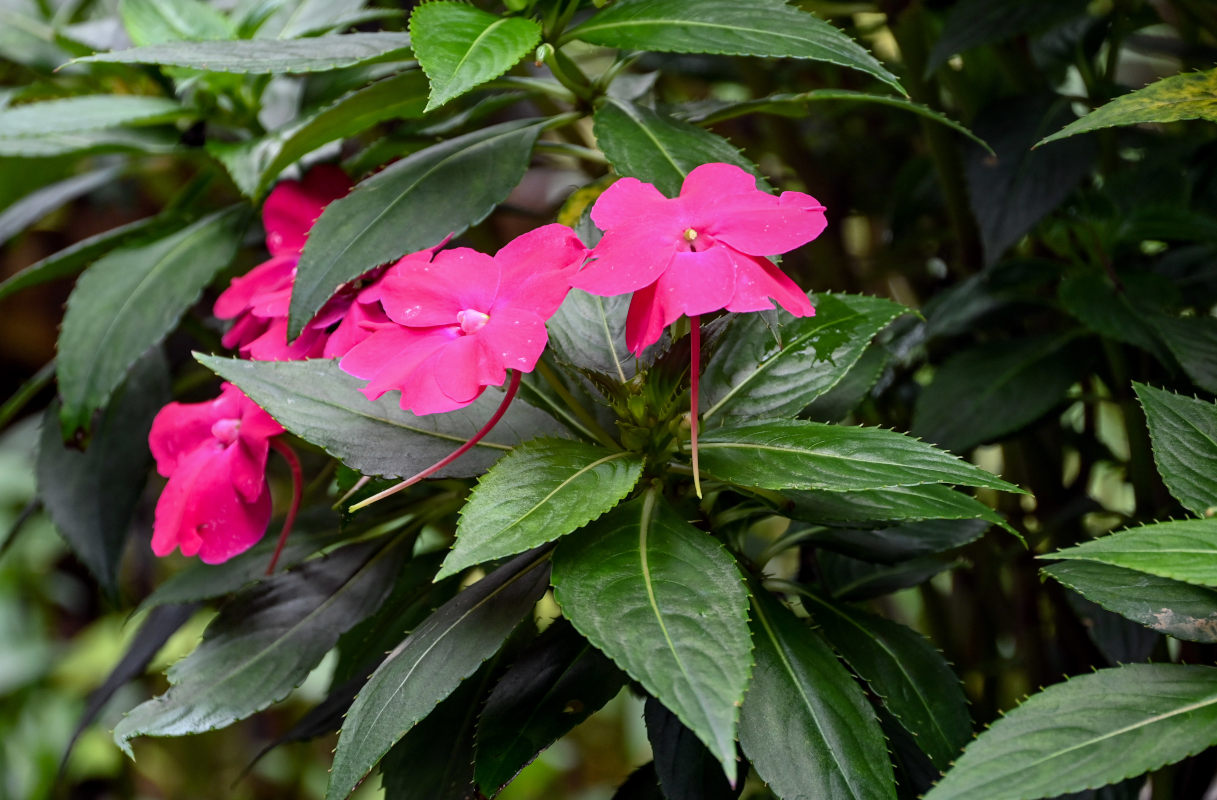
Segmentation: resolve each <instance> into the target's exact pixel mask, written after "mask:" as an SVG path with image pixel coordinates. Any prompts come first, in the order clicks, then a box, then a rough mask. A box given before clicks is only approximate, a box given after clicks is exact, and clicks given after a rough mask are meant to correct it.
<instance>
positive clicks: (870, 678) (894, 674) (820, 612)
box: [803, 595, 972, 770]
mask: <svg viewBox="0 0 1217 800" xmlns="http://www.w3.org/2000/svg"><path fill="white" fill-rule="evenodd" d="M803 602H804V604H805V606H806V607H807V609H808V611H809V612H810V613H811V615H812V619H814V620H815V623H816V625H817V626H819V628H820V630H821V631H822V632H823V633H824V636H825V638H827V639H828V642H829V644H831V645H832V646H833V648H834V649H835V650H836V651H837V652H838V653H840V654H841V657H842V658H844V659H845V661H846V663H848V664H849V665H850V666H851V667H852V668H853V670H854V671H855V672H857V673H858V674H859V675H861V676H862V679H863V680H865V681H866V682H867V684H868V685H869V686H870V688H871V691H873V692H874V693H875V694H876V695H878V696H879V697H880V698H882V699H883V704H884V705H885V706H887V709H888V710H889V711H891V712H892V714H893V715H894V716H895V717H896V719H897V720H899V721H900V724H901V725H903V726H904V728H905V729H906V730H907V731H908V732H909V733H911V734H913V735H914V736H916V737H917V744H918V745H919V746H920V747H921V748H922V749H923V750H924V751H925V752H926V754H927V755H928V756H929V757H930V759H931V760H932V761H933V762H934V766H936V767H938V768H939V769H940V770H945V769H946V768H947V767H948V766H949V765H950V763H951V760H952V759H954V758H955V757H956V756H957V755H959V751H960V750H962V749H963V747H964V745H965V744H967V743H968V741H969V740H970V739H971V738H972V719H971V717H970V716H969V714H968V701H967V699H966V698H965V697H964V694H963V687H962V686H961V685H960V683H959V678H958V677H957V676H956V675H955V673H954V672H953V671H952V670H951V667H950V666H949V665H948V664H947V662H946V659H944V658H943V656H942V654H941V653H940V652H938V650H936V649H935V648H934V646H933V645H932V644H930V642H929V641H928V640H927V639H925V637H923V636H922V635H921V634H919V633H917V632H916V631H914V630H912V629H910V628H906V627H905V626H903V625H900V624H898V623H895V622H892V621H890V620H886V619H883V618H882V617H877V616H875V615H873V614H867V613H866V612H864V611H861V610H859V609H856V608H853V607H851V606H845V605H840V604H837V603H830V602H828V601H826V600H824V599H822V598H820V597H817V596H815V595H807V596H806V597H805V598H804V600H803Z"/></svg>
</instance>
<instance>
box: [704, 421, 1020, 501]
mask: <svg viewBox="0 0 1217 800" xmlns="http://www.w3.org/2000/svg"><path fill="white" fill-rule="evenodd" d="M700 449H701V468H702V470H703V471H704V472H706V473H708V474H709V475H711V476H713V477H715V478H718V479H720V480H724V481H727V482H728V483H734V484H736V485H739V486H756V487H759V488H762V489H824V490H827V491H838V492H845V491H853V490H858V489H881V488H884V487H890V486H918V485H921V484H927V483H952V484H958V485H960V486H984V487H987V488H990V489H997V490H1000V491H1006V492H1020V493H1021V492H1022V491H1023V490H1022V489H1019V488H1018V487H1017V486H1014V485H1012V484H1009V483H1006V482H1005V481H1003V480H1001V479H1000V478H997V477H996V476H994V475H991V474H990V473H988V472H985V471H984V470H982V469H980V468H979V467H977V466H975V465H973V464H969V463H968V462H966V461H963V460H962V459H960V458H958V457H956V456H953V455H951V454H950V453H947V452H944V451H942V450H939V449H937V448H936V447H934V446H933V445H930V444H926V443H925V442H921V441H918V440H916V439H914V438H913V437H911V436H907V435H905V434H903V433H897V432H896V431H890V430H885V429H883V428H851V427H846V426H842V425H826V424H824V423H822V422H808V421H805V420H762V421H759V422H754V423H743V424H739V425H733V426H730V427H723V428H717V429H715V430H713V431H709V432H707V433H706V435H705V437H704V438H703V439H702V440H701V445H700Z"/></svg>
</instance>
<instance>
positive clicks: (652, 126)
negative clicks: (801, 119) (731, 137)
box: [592, 96, 763, 197]
mask: <svg viewBox="0 0 1217 800" xmlns="http://www.w3.org/2000/svg"><path fill="white" fill-rule="evenodd" d="M592 132H593V133H594V134H595V135H596V143H597V144H598V145H600V149H601V150H603V151H604V155H605V156H606V157H607V158H608V160H609V163H610V164H612V165H613V170H614V171H615V172H616V173H617V174H618V175H621V176H623V177H630V178H638V179H639V180H642V181H646V182H648V183H652V184H654V185H655V187H656V188H658V189H659V191H661V192H663V193H664V194H665V195H668V196H669V197H675V196H676V195H677V194H679V193H680V186H681V184H682V183H684V180H685V176H686V175H688V174H689V172H690V171H692V170H693V168H694V167H698V166H701V165H702V164H707V163H710V162H722V163H726V164H734V165H735V166H737V167H740V168H741V169H743V170H746V171H747V172H750V173H752V174H753V175H756V176H758V177H759V175H760V171H759V170H758V169H757V167H756V165H755V164H753V163H752V162H751V161H749V160H748V159H746V158H744V157H743V156H741V155H740V152H739V150H737V149H736V148H735V146H734V145H733V144H731V143H730V142H728V141H727V140H726V139H724V138H723V137H721V136H719V135H718V134H716V133H711V132H710V131H708V130H705V129H704V128H699V127H697V126H696V125H691V124H689V123H688V122H682V121H680V120H678V119H673V118H672V117H669V116H665V115H663V114H660V113H659V112H658V111H652V110H651V109H649V108H646V107H645V106H640V105H635V104H634V103H631V102H629V101H628V100H622V99H619V98H615V97H612V96H608V97H606V98H605V102H604V104H603V105H602V106H600V108H599V109H597V110H596V115H595V117H594V123H593V128H592ZM762 180H763V179H762Z"/></svg>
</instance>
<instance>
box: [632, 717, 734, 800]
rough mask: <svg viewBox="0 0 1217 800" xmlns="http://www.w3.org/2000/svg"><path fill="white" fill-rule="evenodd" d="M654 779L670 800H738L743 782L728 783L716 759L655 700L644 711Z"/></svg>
mask: <svg viewBox="0 0 1217 800" xmlns="http://www.w3.org/2000/svg"><path fill="white" fill-rule="evenodd" d="M643 719H644V720H645V721H646V726H647V739H648V740H649V741H650V743H651V753H652V754H653V755H654V760H653V761H652V762H651V763H653V764H654V765H655V775H656V777H658V778H659V785H660V787H661V788H662V789H663V796H664V797H665V798H667V800H735V798H736V797H739V794H740V792H741V791H743V789H744V786H743V782H742V781H741V782H739V783H737V784H736V785H735V786H732V785H731V784H729V783H727V779H726V777H724V776H723V771H722V770H721V769H719V766H718V762H716V761H715V760H714V755H713V754H712V753H711V752H710V751H709V750H707V749H706V746H705V745H704V744H702V743H701V742H700V741H698V739H697V736H695V735H694V733H693V731H691V730H689V729H688V728H686V727H685V726H684V725H683V724H682V723H681V721H680V720H679V719H678V718H677V717H676V715H675V714H673V713H672V712H671V711H669V710H668V709H666V708H664V706H663V704H662V703H660V702H659V701H658V700H656V699H655V698H654V697H647V699H646V706H645V708H644V710H643Z"/></svg>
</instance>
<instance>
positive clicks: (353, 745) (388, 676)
mask: <svg viewBox="0 0 1217 800" xmlns="http://www.w3.org/2000/svg"><path fill="white" fill-rule="evenodd" d="M546 564H547V561H546V557H545V556H544V555H540V556H539V555H537V554H536V553H527V554H525V555H522V556H520V557H519V558H517V559H515V560H513V561H510V562H508V563H507V564H504V565H503V566H502V567H499V569H497V570H495V571H494V572H493V573H491V574H490V575H488V576H486V577H485V578H483V579H482V580H480V581H478V582H477V583H475V584H473V585H472V586H470V587H469V588H468V589H466V590H465V591H463V592H461V593H460V594H458V595H457V596H456V597H454V598H453V599H452V600H450V601H448V602H447V603H445V604H444V605H443V606H441V607H440V608H439V609H438V610H437V611H436V612H435V613H434V614H432V615H431V616H430V617H428V618H427V620H426V621H425V622H423V623H422V624H421V625H419V626H418V628H416V629H415V630H414V632H413V633H411V634H410V636H409V637H408V638H407V639H406V640H405V641H404V642H402V643H401V644H400V645H398V646H397V648H396V649H394V650H393V652H392V653H390V654H389V655H388V657H387V658H385V660H384V662H383V663H381V665H380V666H379V667H378V668H377V669H376V671H375V672H374V673H372V677H371V678H369V679H368V682H367V685H365V686H364V688H363V690H362V691H361V692H360V693H359V697H357V698H356V699H355V702H354V703H353V704H352V705H351V709H350V711H348V712H347V717H346V723H345V724H344V725H343V726H342V732H341V733H340V734H339V736H338V749H337V750H336V751H335V752H334V766H333V768H332V769H331V771H330V783H329V786H328V787H327V789H326V795H325V796H326V798H327V800H337V799H338V798H343V797H346V796H347V795H349V794H350V793H351V791H352V790H353V789H354V788H355V786H356V784H358V783H359V781H360V780H362V779H363V777H364V776H365V775H367V774H368V772H369V771H370V770H371V769H372V767H374V766H375V765H376V762H378V761H379V760H380V759H381V758H382V757H383V756H384V755H385V753H387V752H388V751H389V749H390V748H391V747H392V746H393V745H394V744H396V743H397V742H398V741H399V740H400V739H401V738H402V737H403V736H405V735H406V733H407V731H409V730H410V729H411V728H413V727H414V726H415V725H416V724H417V723H418V722H419V721H420V720H422V719H423V718H424V717H426V716H427V715H428V714H429V713H431V711H432V709H434V708H435V705H436V704H437V703H439V702H440V701H441V700H443V699H444V698H445V697H447V696H448V695H449V694H451V693H452V692H453V690H455V689H456V687H457V686H459V685H460V683H461V681H462V680H464V679H465V678H466V677H467V676H469V675H470V674H472V673H473V672H474V671H475V670H476V669H477V668H478V667H479V666H480V665H481V664H482V662H483V661H485V660H486V659H487V658H489V657H490V656H492V655H493V654H494V653H495V651H497V650H498V649H499V647H500V646H501V645H502V643H503V640H504V639H506V638H507V636H508V635H510V634H511V631H512V630H513V629H514V628H515V627H516V625H517V624H519V622H520V620H521V619H523V618H524V616H525V615H527V614H528V612H529V611H531V610H532V608H533V606H534V605H535V604H536V602H537V600H538V599H540V597H541V595H542V593H544V591H545V588H546V586H547V585H548V580H547V578H548V573H549V570H548V569H547V568H546Z"/></svg>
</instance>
